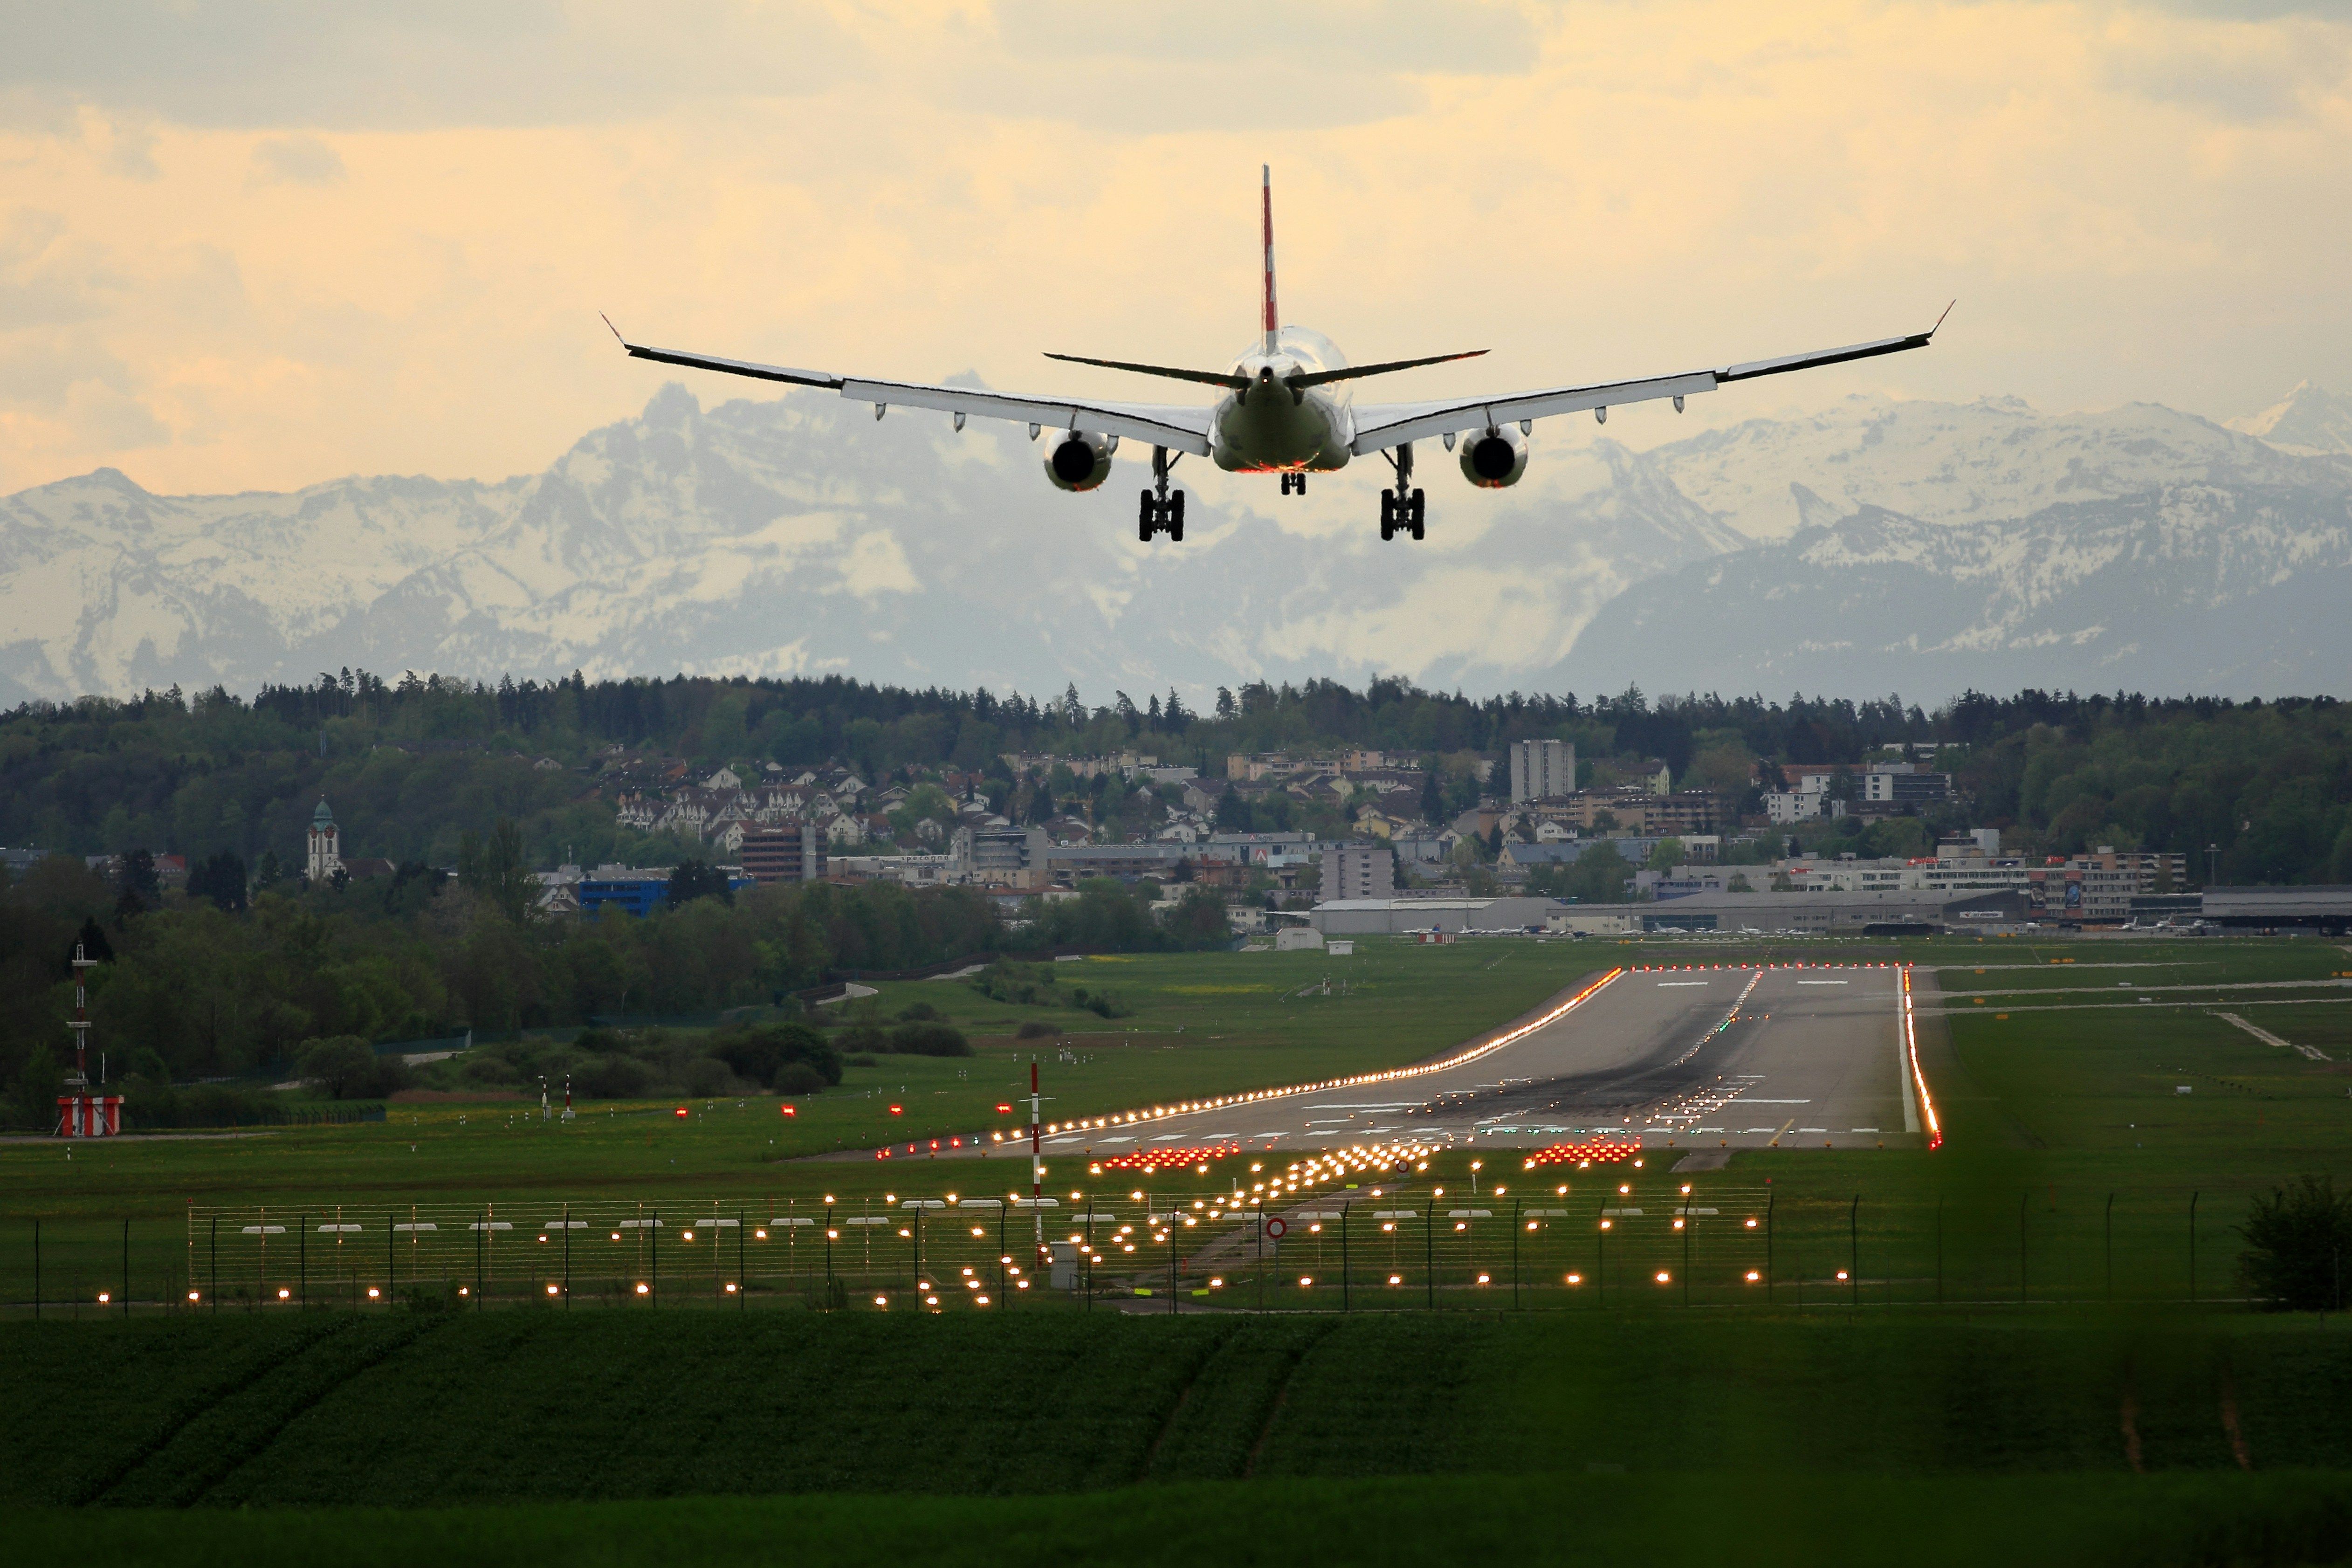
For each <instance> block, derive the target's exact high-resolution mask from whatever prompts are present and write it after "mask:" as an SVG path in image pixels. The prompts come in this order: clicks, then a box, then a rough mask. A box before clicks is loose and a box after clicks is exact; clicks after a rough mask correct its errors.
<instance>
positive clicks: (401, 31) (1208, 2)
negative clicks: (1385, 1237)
mask: <svg viewBox="0 0 2352 1568" xmlns="http://www.w3.org/2000/svg"><path fill="white" fill-rule="evenodd" d="M0 16H5V35H0V36H5V37H7V39H8V45H7V47H6V48H5V50H0V493H5V492H9V491H14V490H16V489H22V488H25V487H26V486H30V485H36V484H40V483H45V482H47V481H50V480H54V479H61V478H65V477H68V476H71V475H75V474H79V473H83V472H86V471H88V470H89V469H91V468H97V467H100V466H101V465H110V466H112V467H115V468H120V469H121V470H122V471H124V472H125V473H127V474H129V475H130V476H131V478H132V479H135V480H137V481H138V482H139V483H141V484H142V485H144V486H146V487H147V488H148V489H152V490H155V491H158V492H162V493H183V492H201V493H220V492H231V491H239V490H248V489H291V488H295V487H298V486H300V485H304V484H309V483H313V482H316V481H320V480H323V479H331V478H335V477H338V476H341V475H344V474H350V473H418V474H431V475H435V476H438V477H442V478H461V477H472V478H480V479H498V478H501V477H504V476H507V475H509V474H514V473H521V472H530V471H535V470H537V469H539V468H543V467H544V466H545V465H546V464H547V463H549V462H550V461H551V460H552V459H553V458H555V457H556V456H557V455H558V454H559V453H561V452H562V450H563V449H564V448H565V447H568V446H569V445H570V444H571V443H572V441H573V440H574V439H576V438H577V437H579V436H580V435H581V434H582V433H583V432H584V431H586V430H588V429H591V428H593V427H595V426H600V425H603V424H605V423H608V422H610V421H612V420H614V419H617V418H621V417H623V416H626V415H628V414H630V413H633V412H634V411H635V410H636V409H638V408H639V407H641V406H642V405H644V404H645V402H646V399H647V398H648V397H649V396H650V395H652V393H653V392H654V391H655V389H656V386H657V385H658V384H659V382H660V381H661V380H663V379H667V378H668V377H670V376H672V375H675V374H686V375H687V376H688V379H689V380H690V381H691V382H692V384H694V385H695V389H696V391H697V393H698V395H699V396H701V398H702V399H703V401H704V402H705V403H706V405H708V404H711V403H715V402H718V401H720V400H721V399H723V398H726V397H729V396H735V395H756V396H772V395H778V394H776V393H773V392H772V391H770V390H768V389H766V388H764V387H760V386H755V385H752V384H746V383H740V382H736V383H730V382H727V381H725V380H723V379H722V378H718V377H711V376H706V375H698V374H694V373H676V372H670V371H667V370H659V369H657V368H656V367H653V366H649V365H645V364H642V363H633V362H631V361H628V360H627V359H625V357H623V355H622V354H621V353H620V351H619V349H618V348H617V347H616V346H615V345H614V342H613V341H612V339H611V337H610V336H609V335H608V334H607V333H606V332H605V330H604V325H603V323H602V322H600V321H598V319H597V313H598V311H600V310H602V311H605V312H608V313H609V314H610V315H611V316H612V317H613V319H614V321H616V322H618V323H620V324H621V325H622V326H623V327H625V329H626V330H627V331H629V332H630V333H631V335H632V336H633V337H635V339H637V340H638V341H641V342H653V343H656V344H661V345H664V346H668V347H676V348H683V349H692V350H698V351H701V352H706V353H719V354H726V355H730V356H733V357H741V358H749V359H757V360H767V361H772V362H777V363H787V364H796V365H803V366H812V367H815V368H819V369H824V370H829V371H834V372H839V373H855V374H871V375H880V376H891V377H899V378H907V379H935V378H940V377H945V376H947V375H950V374H957V373H961V372H977V373H978V374H980V375H981V376H982V378H984V379H985V380H986V381H987V382H988V383H989V384H992V385H995V386H999V387H1005V388H1010V389H1013V390H1034V391H1051V390H1070V391H1077V392H1090V393H1098V394H1109V395H1120V394H1124V395H1129V396H1142V397H1145V398H1147V399H1150V400H1161V399H1165V398H1167V397H1169V396H1170V395H1171V394H1170V393H1169V392H1168V390H1167V387H1166V385H1165V384H1142V385H1138V384H1136V383H1135V382H1134V381H1133V379H1132V378H1129V377H1125V376H1121V375H1118V374H1116V373H1110V372H1104V371H1095V370H1088V369H1082V368H1077V367H1070V366H1063V365H1055V364H1050V363H1048V362H1046V361H1045V360H1044V359H1042V358H1041V357H1040V355H1041V353H1043V352H1045V351H1058V352H1063V353H1083V354H1094V355H1100V356H1107V357H1113V358H1126V359H1135V360H1140V361H1147V362H1154V363H1177V364H1192V365H1203V366H1210V367H1216V368H1222V366H1223V363H1225V362H1226V361H1227V360H1228V359H1229V358H1230V356H1231V355H1233V354H1234V353H1236V352H1238V351H1239V350H1240V349H1241V348H1242V347H1243V346H1244V342H1245V340H1246V339H1247V337H1248V335H1249V333H1250V331H1251V325H1252V316H1253V312H1254V310H1255V304H1256V267H1257V254H1256V247H1257V235H1256V204H1257V181H1258V166H1259V165H1260V164H1261V163H1271V164H1272V165H1273V167H1274V172H1275V185H1276V188H1275V198H1276V230H1277V234H1276V238H1277V249H1278V252H1279V261H1280V269H1281V270H1280V289H1281V300H1282V307H1283V314H1284V317H1285V318H1286V320H1288V321H1296V322H1299V323H1302V324H1306V325H1311V326H1314V327H1316V328H1318V329H1319V330H1321V331H1325V332H1327V333H1328V334H1330V335H1331V336H1332V337H1334V338H1335V339H1336V340H1337V341H1338V342H1339V344H1340V345H1341V346H1342V347H1343V349H1345V350H1346V352H1347V353H1349V356H1350V357H1351V358H1352V359H1354V360H1357V361H1359V362H1363V361H1369V360H1374V359H1391V358H1402V357H1408V356H1412V355H1420V354H1430V353H1445V352H1449V351H1454V350H1460V349H1474V348H1484V349H1490V350H1492V351H1493V352H1492V353H1490V354H1489V355H1488V356H1487V357H1486V358H1485V359H1482V360H1477V361H1474V362H1470V363H1468V364H1465V365H1456V366H1446V367H1440V368H1436V369H1433V370H1429V371H1424V372H1415V373H1412V374H1411V375H1410V377H1409V378H1400V379H1399V380H1398V381H1396V382H1394V383H1391V384H1390V386H1389V388H1388V390H1389V392H1390V393H1391V395H1396V396H1405V397H1418V396H1439V395H1446V394H1449V393H1453V392H1457V391H1468V390H1472V389H1474V388H1492V387H1496V386H1497V385H1500V386H1502V387H1505V388H1511V389H1516V388H1519V387H1528V386H1540V385H1548V384H1562V383H1575V382H1582V381H1588V380H1596V379H1603V378H1614V377H1620V376H1629V375H1637V374H1661V373H1666V372H1674V371H1681V370H1687V369H1692V368H1696V367H1699V366H1703V365H1709V364H1720V363H1730V362H1733V361H1738V360H1744V359H1751V358H1759V357H1763V356H1766V355H1769V354H1774V353H1789V352H1792V351H1796V350H1800V349H1811V348H1817V347H1823V346H1828V345H1832V344H1837V343H1843V342H1853V341H1857V340H1861V339H1866V338H1872V337H1878V336H1884V335H1889V334H1892V333H1895V332H1900V331H1913V330H1916V329H1919V328H1923V327H1925V326H1926V325H1927V323H1929V322H1930V321H1933V320H1934V319H1935V317H1936V315H1937V312H1938V311H1940V310H1942V309H1943V308H1944V306H1945V304H1946V302H1947V301H1948V300H1958V308H1957V309H1956V310H1954V311H1953V314H1952V318H1951V321H1950V323H1949V325H1948V327H1947V328H1946V329H1945V331H1944V334H1943V336H1941V337H1940V338H1939V339H1938V340H1937V344H1936V346H1935V347H1934V348H1933V349H1931V350H1930V351H1928V352H1927V353H1916V354H1906V355H1901V356H1897V357H1895V358H1893V359H1887V360H1879V361H1874V362H1868V363H1864V364H1859V365H1854V366H1848V367H1841V368H1838V369H1834V370H1829V371H1819V372H1811V373H1808V374H1806V375H1804V376H1801V377H1792V378H1790V379H1789V380H1788V381H1785V382H1782V383H1780V384H1775V385H1771V386H1769V388H1766V387H1748V388H1736V389H1727V391H1725V392H1723V393H1719V394H1717V395H1713V396H1711V397H1708V398H1701V399H1697V400H1696V401H1695V403H1694V405H1693V407H1692V411H1691V416H1690V418H1689V419H1687V420H1685V421H1683V422H1678V423H1673V424H1669V423H1665V422H1664V421H1663V420H1652V421H1646V422H1644V421H1635V420H1633V419H1630V418H1629V419H1625V420H1622V421H1612V425H1611V427H1610V432H1611V434H1612V436H1619V437H1621V438H1622V439H1624V440H1626V441H1628V442H1629V443H1632V444H1634V445H1637V446H1638V445H1643V444H1646V443H1648V442H1652V441H1655V440H1661V439H1664V438H1666V437H1671V436H1675V435H1682V434H1686V433H1688V432H1689V431H1690V430H1691V429H1692V428H1693V427H1694V424H1695V423H1702V422H1707V421H1714V422H1718V423H1720V422H1724V421H1727V420H1730V419H1734V418H1738V417H1745V416H1753V415H1759V414H1768V413H1786V412H1789V411H1791V410H1801V409H1803V408H1806V407H1810V406H1821V405H1826V404H1828V403H1829V402H1831V401H1833V400H1835V399H1837V398H1841V397H1843V396H1845V395H1849V394H1853V393H1856V392H1872V393H1884V394H1886V395H1894V396H1899V397H1917V398H1949V399H1963V400H1964V399H1969V398H1975V397H1979V396H1988V395H2016V396H2021V397H2023V398H2025V399H2027V400H2028V401H2030V402H2032V404H2034V405H2037V406H2040V407H2043V408H2047V409H2052V410H2063V409H2074V408H2096V407H2107V406H2112V405H2116V404H2120V403H2126V402H2130V401H2134V400H2149V401H2155V402H2161V403H2165V404H2168V405H2172V406H2174V407H2177V408H2181V409H2185V410H2188V411H2190V412H2193V413H2197V414H2200V415H2204V416H2208V417H2211V418H2214V419H2221V418H2226V417H2229V416H2237V415H2244V414H2250V413H2252V412H2254V411H2256V410H2259V409H2261V408H2263V407H2264V406H2266V405H2270V404H2272V403H2274V402H2276V401H2277V400H2278V399H2279V397H2280V396H2281V395H2284V393H2285V392H2286V390H2287V389H2288V388H2289V387H2291V386H2293V385H2294V384H2295V383H2297V382H2299V381H2302V380H2304V379H2305V378H2311V379H2314V380H2317V381H2320V382H2322V383H2323V384H2325V383H2326V382H2327V381H2328V380H2329V378H2330V377H2331V376H2333V377H2334V378H2335V380H2336V384H2338V385H2342V384H2344V383H2346V382H2347V381H2352V375H2347V374H2344V373H2342V372H2340V371H2338V370H2337V369H2336V367H2337V366H2339V365H2340V364H2342V363H2343V362H2344V361H2345V359H2346V357H2347V353H2352V298H2347V290H2346V289H2345V288H2344V285H2343V279H2344V258H2345V256H2346V255H2347V241H2352V159H2347V151H2352V4H2322V5H2268V4H2259V3H2256V4H2249V5H2194V4H2185V3H2167V4H2152V3H2141V4H2131V3H2098V4H2015V3H2000V0H1986V3H1979V4H1933V3H1916V4H1915V3H1900V0H1895V3H1887V0H1878V3H1858V0H1857V3H1843V0H1823V3H1818V4H1814V3H1806V4H1799V3H1790V4H1786V5H1755V4H1753V3H1752V0H1735V3H1722V0H1656V3H1645V4H1640V5H1634V4H1627V3H1620V0H1570V3H1565V4H1545V3H1538V0H1522V3H1511V0H1492V3H1489V0H1410V3H1408V0H1290V3H1288V4H1286V5H1280V6H1267V5H1262V4H1248V3H1244V0H1181V3H1177V0H1167V3H1162V0H1144V3H1140V4H1130V5H1123V6H1118V7H1105V6H1100V5H1080V4H1077V3H1076V0H1040V3H1038V4H1031V5H990V4H986V3H984V0H913V3H909V4H904V5H891V4H850V3H840V4H835V3H829V0H670V3H668V4H666V5H660V6H648V5H615V4H587V3H583V4H566V3H562V0H522V3H517V4H509V5H498V4H488V3H481V0H397V3H395V0H353V3H350V4H344V5H331V6H320V5H309V4H299V3H295V0H224V3H217V4H215V3H211V0H164V3H156V0H79V3H78V4H75V5H54V4H43V3H40V0H0ZM796 395H800V396H814V395H817V394H808V393H803V394H796ZM1629 412H1631V411H1629ZM1668 417H1671V416H1668ZM1621 426H1623V429H1622V435H1621Z"/></svg>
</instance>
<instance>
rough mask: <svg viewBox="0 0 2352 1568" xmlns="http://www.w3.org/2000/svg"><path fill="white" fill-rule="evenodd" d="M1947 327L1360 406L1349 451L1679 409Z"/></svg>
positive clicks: (1939, 322)
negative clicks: (1695, 399)
mask: <svg viewBox="0 0 2352 1568" xmlns="http://www.w3.org/2000/svg"><path fill="white" fill-rule="evenodd" d="M1944 314H1945V315H1949V314H1951V307H1950V306H1948V305H1947V306H1946V307H1945V308H1944ZM1943 324H1944V318H1943V316H1938V317H1937V318H1936V325H1935V326H1933V327H1930V328H1928V329H1927V331H1924V332H1913V333H1910V334H1908V335H1907V336H1905V337H1899V338H1878V339H1875V340H1874V341H1873V342H1866V343H1853V344H1850V345H1848V346H1847V347H1845V348H1841V349H1821V350H1817V351H1815V352H1814V353H1801V354H1784V355H1782V356H1780V358H1778V359H1759V360H1750V361H1748V363H1745V364H1734V365H1726V366H1723V367H1722V368H1720V369H1717V370H1695V371H1687V372H1685V373H1684V374H1680V375H1662V376H1654V377H1652V378H1650V379H1649V380H1646V381H1615V382H1605V383H1597V384H1591V385H1588V386H1555V387H1546V388H1541V389H1538V390H1537V391H1533V392H1514V393H1507V394H1506V395H1503V396H1500V397H1485V398H1456V399H1453V400H1450V401H1447V402H1444V403H1389V404H1373V405H1359V406H1358V407H1357V409H1356V438H1355V441H1354V443H1353V444H1352V445H1351V446H1350V447H1349V450H1350V451H1352V452H1354V453H1355V454H1356V455H1357V456H1358V457H1365V456H1368V455H1369V454H1370V453H1373V452H1380V451H1385V450H1387V449H1389V448H1390V447H1398V446H1402V444H1404V443H1405V442H1407V441H1417V440H1421V439H1422V438H1423V437H1430V436H1444V435H1449V434H1452V433H1454V432H1455V431H1461V430H1472V429H1488V430H1491V429H1493V428H1495V427H1496V426H1502V425H1508V424H1516V423H1517V422H1519V421H1520V420H1525V419H1544V418H1549V416H1552V415H1555V414H1573V413H1576V412H1577V411H1579V410H1580V409H1586V408H1600V409H1607V408H1612V407H1614V406H1616V405H1619V404H1623V403H1645V402H1649V401H1651V400H1653V399H1655V398H1660V397H1671V398H1674V399H1675V400H1676V403H1677V405H1679V404H1680V401H1681V400H1682V399H1683V398H1685V397H1689V396H1692V395H1695V394H1697V393H1701V392H1713V391H1714V390H1715V389H1716V388H1717V387H1718V386H1722V385H1724V384H1727V383H1728V382H1735V381H1752V380H1754V379H1755V378H1756V377H1758V376H1763V375H1780V374H1785V373H1787V372H1789V371H1792V370H1811V369H1812V368H1814V367H1815V366H1817V365H1825V364H1843V363H1846V362H1847V361H1849V360H1858V359H1875V358H1876V357H1877V356H1879V355H1880V354H1892V353H1902V352H1903V351H1905V350H1906V349H1924V348H1926V347H1927V345H1928V344H1929V343H1930V342H1933V341H1934V340H1935V336H1936V332H1937V329H1938V328H1940V327H1942V326H1943Z"/></svg>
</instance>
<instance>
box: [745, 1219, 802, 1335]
mask: <svg viewBox="0 0 2352 1568" xmlns="http://www.w3.org/2000/svg"><path fill="white" fill-rule="evenodd" d="M745 1217H746V1216H745V1215H744V1213H743V1206H742V1205H740V1204H738V1205H735V1310H737V1311H739V1312H741V1311H746V1310H749V1309H748V1308H746V1307H745V1306H744V1303H745V1302H746V1301H749V1300H751V1279H750V1276H749V1274H748V1272H747V1271H746V1269H745V1268H744V1267H743V1258H744V1252H743V1221H744V1218H745ZM784 1233H785V1234H786V1235H787V1236H789V1235H791V1234H792V1227H791V1226H785V1227H784Z"/></svg>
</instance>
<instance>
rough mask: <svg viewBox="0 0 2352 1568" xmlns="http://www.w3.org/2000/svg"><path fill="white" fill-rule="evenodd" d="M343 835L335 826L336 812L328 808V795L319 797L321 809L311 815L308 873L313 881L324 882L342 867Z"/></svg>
mask: <svg viewBox="0 0 2352 1568" xmlns="http://www.w3.org/2000/svg"><path fill="white" fill-rule="evenodd" d="M342 864H343V836H342V833H341V830H340V829H339V828H337V827H336V826H335V814H334V813H333V812H331V811H329V810H328V809H327V801H326V797H325V796H323V795H321V796H320V799H319V809H318V810H317V811H315V812H313V813H312V814H311V816H310V858H309V861H308V869H307V875H308V876H309V877H310V880H312V881H313V882H323V881H325V880H326V879H328V878H330V877H331V876H333V875H334V874H335V873H336V872H337V871H339V870H341V868H342Z"/></svg>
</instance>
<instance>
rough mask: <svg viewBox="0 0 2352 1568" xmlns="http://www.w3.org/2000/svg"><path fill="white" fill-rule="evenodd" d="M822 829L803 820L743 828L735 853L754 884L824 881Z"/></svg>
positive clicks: (823, 835) (825, 845)
mask: <svg viewBox="0 0 2352 1568" xmlns="http://www.w3.org/2000/svg"><path fill="white" fill-rule="evenodd" d="M826 847H827V844H826V838H825V832H824V828H823V827H821V826H818V825H817V824H815V823H814V822H811V821H808V820H806V819H805V818H803V819H802V820H800V821H797V822H786V823H781V824H778V825H775V826H746V827H744V828H743V829H742V831H741V837H740V842H739V843H738V844H737V845H736V847H735V849H734V854H735V857H736V858H737V860H738V861H739V862H740V864H741V865H742V868H743V873H744V875H746V876H748V877H750V878H751V879H752V880H753V881H754V882H757V883H760V884H762V885H765V884H768V883H771V882H822V881H824V877H825V870H824V861H825V850H826Z"/></svg>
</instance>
